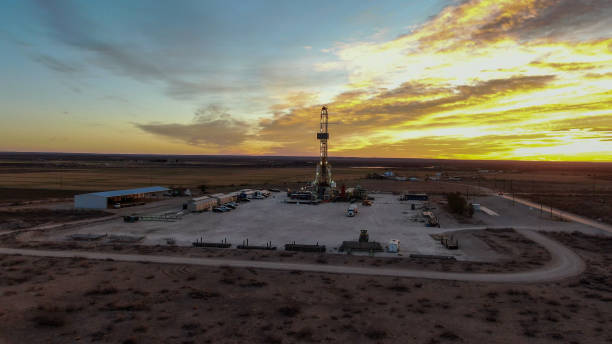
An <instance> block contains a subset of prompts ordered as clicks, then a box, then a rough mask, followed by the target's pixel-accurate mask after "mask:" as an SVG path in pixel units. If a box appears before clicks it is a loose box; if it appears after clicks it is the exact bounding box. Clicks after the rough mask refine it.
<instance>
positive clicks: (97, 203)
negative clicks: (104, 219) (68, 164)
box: [74, 186, 170, 209]
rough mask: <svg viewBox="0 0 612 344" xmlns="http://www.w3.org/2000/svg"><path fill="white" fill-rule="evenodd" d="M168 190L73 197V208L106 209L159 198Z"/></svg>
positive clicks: (135, 190) (151, 189) (148, 189)
mask: <svg viewBox="0 0 612 344" xmlns="http://www.w3.org/2000/svg"><path fill="white" fill-rule="evenodd" d="M168 190H170V189H167V188H164V187H161V186H151V187H146V188H138V189H128V190H113V191H102V192H94V193H88V194H81V195H75V196H74V207H75V208H77V209H106V208H109V207H112V206H113V205H114V204H116V203H119V204H121V202H134V201H135V200H142V199H146V198H153V197H160V196H162V195H163V193H164V192H166V191H168Z"/></svg>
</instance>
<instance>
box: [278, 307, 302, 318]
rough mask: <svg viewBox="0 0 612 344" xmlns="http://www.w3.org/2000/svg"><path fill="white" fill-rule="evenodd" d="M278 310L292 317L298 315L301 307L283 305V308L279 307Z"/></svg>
mask: <svg viewBox="0 0 612 344" xmlns="http://www.w3.org/2000/svg"><path fill="white" fill-rule="evenodd" d="M278 312H279V313H280V314H281V315H283V316H286V317H289V318H292V317H294V316H296V315H298V313H300V308H299V307H298V306H294V305H292V306H283V307H281V308H279V309H278Z"/></svg>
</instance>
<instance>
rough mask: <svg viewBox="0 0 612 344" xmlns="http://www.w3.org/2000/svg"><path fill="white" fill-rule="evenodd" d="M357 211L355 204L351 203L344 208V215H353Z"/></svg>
mask: <svg viewBox="0 0 612 344" xmlns="http://www.w3.org/2000/svg"><path fill="white" fill-rule="evenodd" d="M358 212H359V210H358V208H357V205H356V204H351V205H350V206H349V207H348V209H347V210H346V216H348V217H353V216H355V215H357V213H358Z"/></svg>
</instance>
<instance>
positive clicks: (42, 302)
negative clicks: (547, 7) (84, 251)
mask: <svg viewBox="0 0 612 344" xmlns="http://www.w3.org/2000/svg"><path fill="white" fill-rule="evenodd" d="M549 235H550V236H551V237H553V238H555V239H557V240H560V241H562V242H564V243H565V244H566V245H569V246H570V247H572V248H573V249H574V250H576V252H577V253H579V254H580V255H581V256H582V257H583V259H585V260H586V262H587V271H586V272H585V273H584V274H583V275H582V276H579V277H576V278H571V279H568V280H564V281H560V282H554V283H545V284H530V285H518V284H496V283H480V282H478V283H473V282H472V283H467V282H455V281H432V280H420V279H410V278H404V279H399V278H391V277H368V276H346V275H344V276H343V275H328V274H318V273H299V272H278V271H266V270H255V269H236V268H207V267H194V266H182V265H163V264H142V263H120V262H111V261H86V260H81V259H49V258H30V257H20V256H0V266H1V269H0V274H1V276H0V277H1V278H0V342H2V343H25V342H27V343H66V342H102V343H245V342H250V343H293V342H339V343H346V342H353V343H369V342H372V343H376V342H380V343H405V342H415V343H448V342H464V343H475V342H484V343H524V342H530V343H532V342H533V343H606V342H612V328H611V327H610V325H609V324H610V323H611V322H612V307H610V302H612V288H610V285H612V275H611V273H610V270H609V266H610V264H611V263H612V239H610V238H603V237H589V236H586V235H584V234H568V233H550V234H549ZM354 258H358V257H354Z"/></svg>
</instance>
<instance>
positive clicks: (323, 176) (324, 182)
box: [313, 106, 335, 199]
mask: <svg viewBox="0 0 612 344" xmlns="http://www.w3.org/2000/svg"><path fill="white" fill-rule="evenodd" d="M328 126H329V115H328V113H327V106H323V107H322V108H321V120H320V123H319V132H317V140H319V155H320V158H321V160H320V161H319V164H318V165H317V173H316V175H315V180H314V182H313V185H314V187H315V188H316V191H317V193H318V194H319V197H320V198H321V199H329V198H330V197H331V195H332V189H333V187H334V186H335V183H334V182H333V181H332V177H331V164H330V163H329V162H328V161H327V140H328V139H329V131H328Z"/></svg>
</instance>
